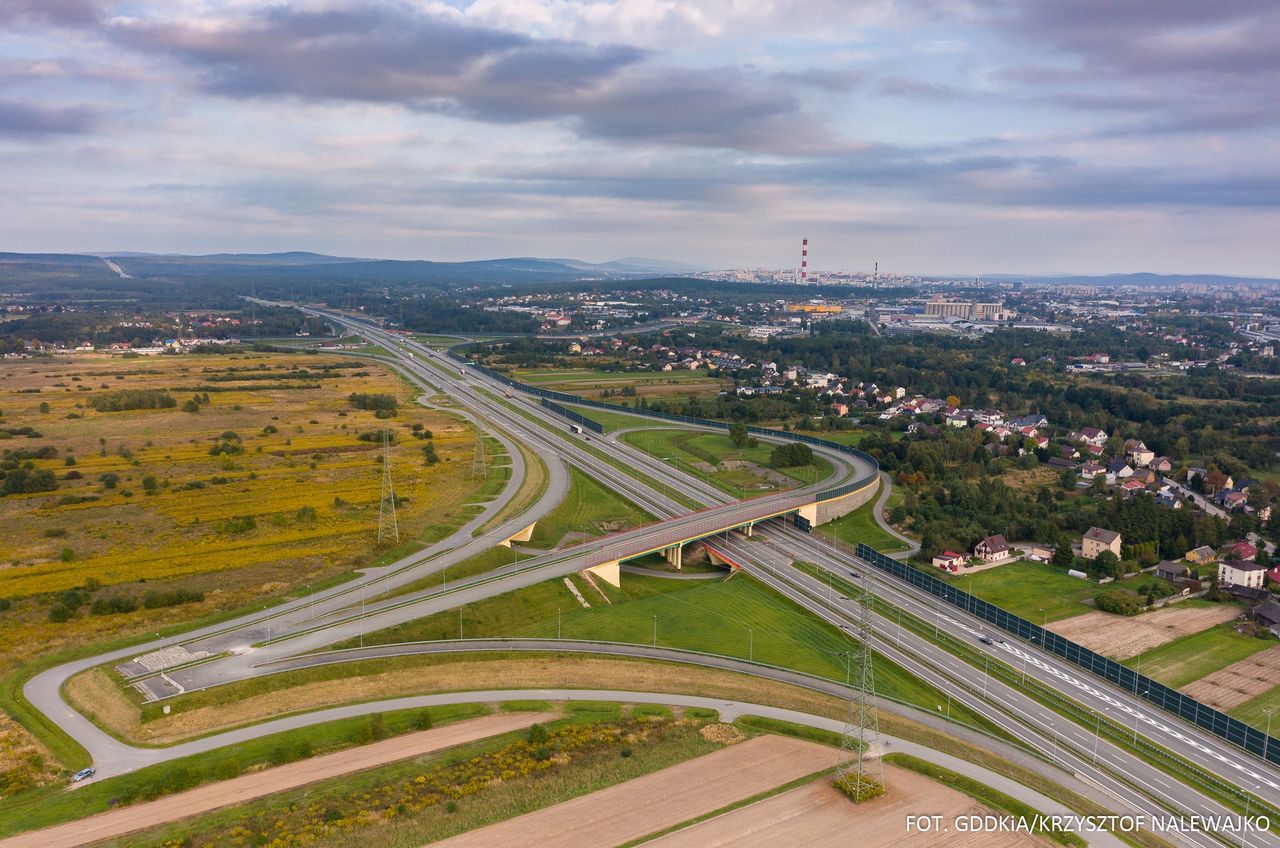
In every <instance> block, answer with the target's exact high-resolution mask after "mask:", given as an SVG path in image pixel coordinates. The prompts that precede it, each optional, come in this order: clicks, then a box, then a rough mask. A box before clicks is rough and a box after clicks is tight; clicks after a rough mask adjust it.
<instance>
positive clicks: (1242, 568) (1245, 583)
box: [1218, 559, 1267, 589]
mask: <svg viewBox="0 0 1280 848" xmlns="http://www.w3.org/2000/svg"><path fill="white" fill-rule="evenodd" d="M1266 582H1267V567H1266V566H1265V565H1258V564H1257V563H1256V562H1253V561H1251V560H1246V559H1226V560H1223V561H1222V562H1220V563H1218V583H1219V584H1221V585H1223V586H1242V587H1244V588H1246V589H1261V588H1262V587H1263V586H1265V585H1266Z"/></svg>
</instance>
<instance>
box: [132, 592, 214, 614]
mask: <svg viewBox="0 0 1280 848" xmlns="http://www.w3.org/2000/svg"><path fill="white" fill-rule="evenodd" d="M203 600H204V592H201V591H200V590H198V589H185V588H179V589H168V590H163V589H149V590H148V591H147V593H146V594H145V595H143V596H142V605H143V606H144V607H146V608H147V609H162V608H165V607H176V606H180V605H182V604H194V603H198V602H199V601H203Z"/></svg>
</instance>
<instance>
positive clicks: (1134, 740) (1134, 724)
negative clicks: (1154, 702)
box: [1133, 689, 1151, 746]
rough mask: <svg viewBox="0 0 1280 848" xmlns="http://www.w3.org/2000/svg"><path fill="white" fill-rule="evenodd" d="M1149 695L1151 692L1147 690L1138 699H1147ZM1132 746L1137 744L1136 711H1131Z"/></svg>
mask: <svg viewBox="0 0 1280 848" xmlns="http://www.w3.org/2000/svg"><path fill="white" fill-rule="evenodd" d="M1150 694H1151V690H1150V689H1147V690H1145V691H1144V692H1143V693H1142V694H1141V695H1139V696H1138V697H1140V698H1145V697H1147V695H1150ZM1133 744H1134V745H1135V746H1136V745H1137V744H1138V711H1137V710H1134V711H1133Z"/></svg>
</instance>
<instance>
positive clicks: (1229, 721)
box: [854, 543, 1280, 765]
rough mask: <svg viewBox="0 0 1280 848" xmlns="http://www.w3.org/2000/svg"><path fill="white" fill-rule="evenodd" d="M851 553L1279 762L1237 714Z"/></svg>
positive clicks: (1269, 743)
mask: <svg viewBox="0 0 1280 848" xmlns="http://www.w3.org/2000/svg"><path fill="white" fill-rule="evenodd" d="M854 552H855V555H856V556H857V557H858V558H859V559H861V560H864V561H866V562H868V563H870V564H871V565H873V566H875V567H876V568H878V569H880V570H881V571H884V572H887V573H889V574H892V575H893V576H894V577H897V578H898V579H899V580H904V581H906V582H907V583H909V584H910V585H912V586H914V587H916V588H917V589H923V590H924V591H926V592H928V593H929V594H931V595H933V596H934V597H937V598H941V599H942V600H944V601H946V602H947V603H949V604H951V605H952V606H955V607H959V608H960V609H963V610H964V611H965V612H967V613H969V614H971V615H975V616H977V617H978V618H981V619H982V620H983V621H986V622H988V623H989V624H993V625H995V626H996V627H999V628H1000V629H1001V630H1003V631H1005V632H1006V633H1010V634H1012V635H1014V636H1017V637H1018V638H1020V639H1024V640H1026V641H1027V642H1031V643H1033V644H1037V645H1040V646H1041V647H1042V648H1044V649H1045V650H1047V651H1049V652H1050V653H1053V654H1056V655H1057V656H1059V657H1062V658H1063V659H1064V660H1066V661H1067V662H1069V663H1071V664H1072V665H1074V666H1076V667H1078V668H1081V669H1083V670H1085V671H1087V672H1089V673H1091V674H1095V675H1097V676H1098V677H1101V678H1102V679H1103V680H1106V681H1108V682H1110V683H1114V684H1115V685H1116V686H1119V687H1120V688H1121V689H1124V690H1125V691H1127V692H1129V693H1130V694H1131V695H1133V696H1134V697H1137V698H1141V699H1142V700H1144V701H1146V702H1147V703H1149V704H1151V705H1153V706H1156V707H1159V708H1160V709H1162V710H1165V711H1166V712H1169V713H1172V714H1173V715H1176V716H1177V717H1178V718H1181V719H1183V720H1184V721H1188V722H1190V723H1191V724H1194V725H1195V726H1196V727H1199V728H1202V729H1204V730H1207V731H1209V732H1210V733H1212V734H1213V735H1214V736H1217V737H1218V738H1220V739H1224V740H1226V741H1227V742H1230V743H1231V744H1232V745H1236V746H1237V747H1240V748H1243V749H1244V750H1245V751H1248V752H1249V753H1251V754H1255V755H1256V756H1258V757H1259V758H1261V759H1264V760H1265V761H1266V762H1269V763H1273V764H1276V765H1280V740H1277V739H1275V738H1274V737H1269V736H1267V734H1266V733H1263V732H1262V731H1261V730H1258V729H1256V728H1253V727H1250V726H1249V725H1247V724H1245V723H1244V722H1242V721H1240V719H1238V718H1232V717H1231V716H1229V715H1227V714H1226V713H1224V712H1220V711H1219V710H1216V709H1214V708H1213V707H1210V706H1207V705H1205V704H1202V703H1200V702H1199V701H1197V700H1196V699H1195V698H1190V697H1188V696H1186V695H1184V694H1182V693H1181V692H1179V691H1178V690H1177V689H1171V688H1169V687H1168V686H1165V685H1164V684H1163V683H1161V682H1160V681H1158V680H1153V679H1151V678H1150V677H1146V676H1145V675H1142V674H1139V673H1138V672H1136V671H1134V670H1133V669H1131V668H1129V667H1128V666H1126V665H1123V664H1122V663H1118V662H1116V661H1115V660H1113V659H1111V658H1110V657H1105V656H1103V655H1102V654H1099V653H1097V652H1095V651H1091V650H1089V649H1088V648H1086V647H1084V646H1083V645H1080V644H1077V643H1075V642H1072V641H1071V640H1070V639H1066V638H1063V637H1062V636H1059V635H1058V634H1057V633H1054V632H1053V631H1052V630H1047V629H1045V628H1044V627H1041V626H1040V625H1038V624H1034V623H1032V622H1030V621H1027V620H1026V619H1025V618H1022V617H1020V616H1016V615H1014V614H1013V613H1011V612H1009V611H1008V610H1005V609H1003V608H1001V607H998V606H996V605H995V604H991V603H988V602H987V601H984V600H983V599H982V598H979V597H977V596H976V595H971V594H969V593H968V592H965V591H963V590H961V589H958V588H956V587H955V586H952V585H951V584H950V583H947V582H946V581H943V580H939V579H938V578H936V577H933V576H931V575H929V574H925V573H924V572H923V571H920V570H919V569H917V568H913V567H912V566H910V565H907V564H905V563H902V562H899V561H898V560H896V559H891V558H889V557H887V556H885V555H884V554H882V553H880V552H879V551H877V550H876V549H875V548H873V547H871V546H870V545H867V544H863V543H859V544H858V546H857V548H855V549H854Z"/></svg>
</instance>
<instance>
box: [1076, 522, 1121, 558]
mask: <svg viewBox="0 0 1280 848" xmlns="http://www.w3.org/2000/svg"><path fill="white" fill-rule="evenodd" d="M1122 542H1123V540H1122V539H1121V538H1120V534H1119V533H1117V532H1115V531H1114V530H1105V529H1103V528H1102V527H1090V528H1089V532H1087V533H1085V534H1084V536H1083V537H1082V538H1081V539H1080V555H1081V556H1082V557H1084V558H1085V559H1094V558H1095V557H1097V556H1098V554H1100V553H1102V552H1103V551H1111V553H1113V554H1115V555H1116V556H1120V550H1121V547H1122Z"/></svg>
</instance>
